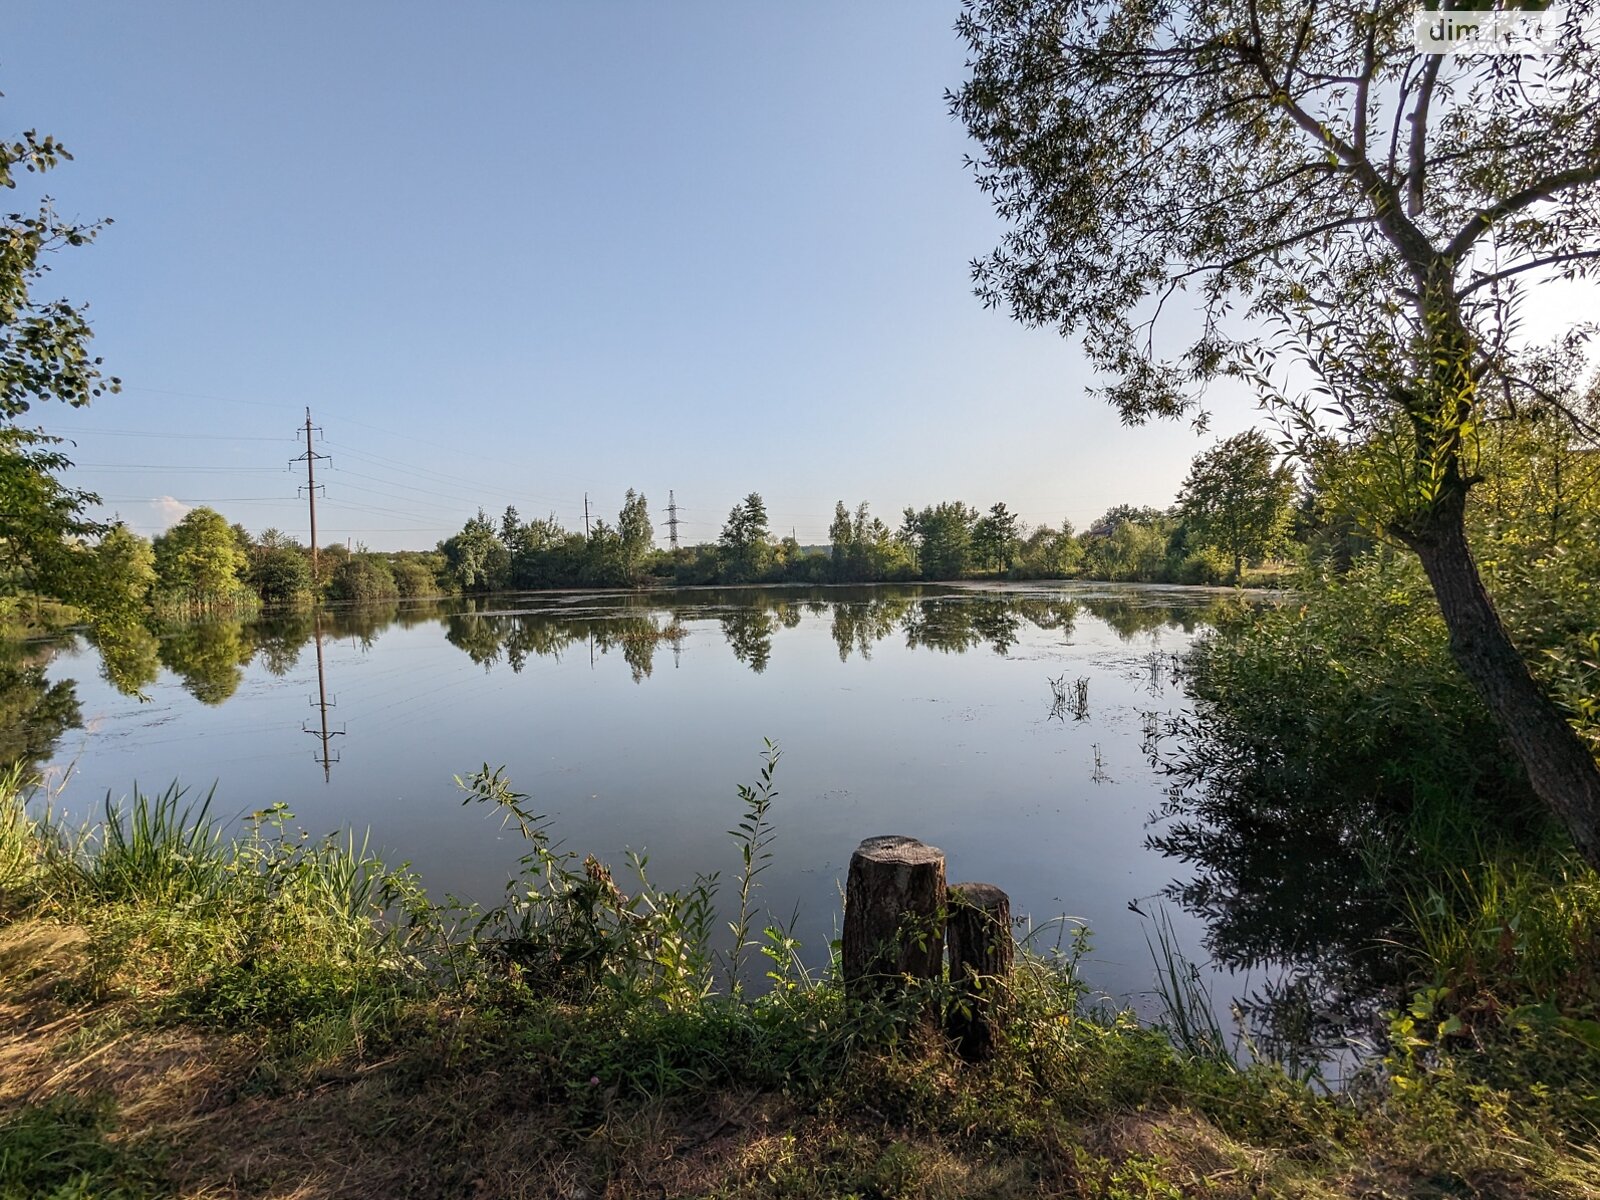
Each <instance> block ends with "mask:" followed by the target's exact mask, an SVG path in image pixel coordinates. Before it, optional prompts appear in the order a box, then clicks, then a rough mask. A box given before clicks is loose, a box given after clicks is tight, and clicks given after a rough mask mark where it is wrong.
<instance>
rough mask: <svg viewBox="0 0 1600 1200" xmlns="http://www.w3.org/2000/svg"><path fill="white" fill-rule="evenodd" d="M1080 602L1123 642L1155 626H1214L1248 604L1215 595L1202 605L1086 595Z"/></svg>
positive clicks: (1188, 630)
mask: <svg viewBox="0 0 1600 1200" xmlns="http://www.w3.org/2000/svg"><path fill="white" fill-rule="evenodd" d="M1080 603H1081V604H1082V605H1083V607H1084V608H1086V609H1088V610H1089V613H1090V614H1091V615H1092V616H1094V617H1097V618H1098V619H1100V620H1101V621H1104V622H1105V623H1106V624H1107V625H1108V626H1110V628H1111V631H1112V632H1113V633H1115V634H1116V635H1117V636H1118V637H1119V638H1121V639H1122V640H1123V641H1125V642H1126V641H1131V640H1132V639H1133V638H1136V637H1138V636H1139V635H1140V634H1142V633H1154V632H1155V631H1156V630H1158V629H1173V628H1176V629H1181V630H1183V632H1185V633H1193V632H1194V631H1195V630H1196V629H1198V628H1200V627H1201V626H1202V625H1215V624H1216V623H1217V621H1218V620H1219V619H1220V617H1221V616H1222V615H1223V614H1224V613H1226V612H1229V611H1233V610H1236V609H1238V608H1239V607H1240V606H1241V605H1243V604H1246V603H1248V602H1247V601H1245V600H1242V599H1236V598H1234V597H1232V596H1226V595H1224V596H1216V597H1214V598H1213V599H1211V600H1208V601H1206V602H1205V603H1202V604H1194V603H1190V602H1188V601H1187V600H1180V601H1178V602H1177V603H1172V604H1162V603H1159V602H1151V601H1150V600H1149V599H1148V598H1146V597H1139V598H1124V597H1121V596H1085V597H1084V598H1083V599H1082V600H1081V601H1080Z"/></svg>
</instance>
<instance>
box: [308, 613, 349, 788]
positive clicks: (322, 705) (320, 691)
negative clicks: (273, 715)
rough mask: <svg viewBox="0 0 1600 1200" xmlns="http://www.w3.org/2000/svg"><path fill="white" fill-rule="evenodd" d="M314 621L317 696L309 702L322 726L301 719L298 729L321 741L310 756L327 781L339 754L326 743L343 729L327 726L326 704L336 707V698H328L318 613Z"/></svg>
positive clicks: (320, 618)
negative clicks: (319, 765) (315, 709)
mask: <svg viewBox="0 0 1600 1200" xmlns="http://www.w3.org/2000/svg"><path fill="white" fill-rule="evenodd" d="M315 621H316V639H317V698H316V699H315V700H313V701H312V702H311V703H312V704H314V705H316V706H317V708H318V709H319V710H320V711H321V713H322V728H321V729H320V730H318V729H313V728H311V726H310V725H309V724H307V723H306V722H304V721H302V722H301V723H300V731H301V732H302V733H309V734H310V735H311V736H312V737H314V738H317V739H319V740H320V741H321V742H322V751H321V753H316V754H313V755H312V756H311V757H312V758H313V759H314V760H316V761H317V762H319V763H321V764H322V782H323V783H328V782H330V781H331V780H332V778H333V772H332V770H331V769H330V768H331V767H332V766H333V764H334V763H336V762H338V761H339V756H338V755H337V754H330V753H329V751H328V743H329V742H330V741H332V740H333V739H334V738H336V737H343V736H344V730H342V729H333V730H330V729H329V728H328V706H329V705H330V704H331V705H334V706H335V707H337V706H338V700H337V698H335V699H333V700H329V699H328V672H327V668H326V667H325V666H324V665H323V661H322V617H321V616H320V615H319V616H317V617H316V618H315Z"/></svg>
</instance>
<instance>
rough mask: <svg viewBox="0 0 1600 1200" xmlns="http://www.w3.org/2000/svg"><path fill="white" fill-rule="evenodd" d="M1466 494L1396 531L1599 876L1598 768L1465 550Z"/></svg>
mask: <svg viewBox="0 0 1600 1200" xmlns="http://www.w3.org/2000/svg"><path fill="white" fill-rule="evenodd" d="M1465 510H1466V494H1465V489H1464V488H1462V489H1460V490H1455V489H1452V490H1451V492H1450V493H1449V494H1447V495H1446V496H1445V497H1443V498H1441V500H1440V502H1439V503H1438V504H1437V506H1436V507H1435V508H1434V510H1433V511H1432V512H1431V513H1429V514H1428V516H1427V517H1426V518H1424V519H1422V520H1419V521H1417V522H1414V523H1413V524H1411V525H1410V526H1409V527H1408V528H1406V529H1405V530H1403V531H1401V536H1402V538H1403V539H1404V541H1405V542H1406V544H1407V545H1409V546H1410V547H1411V548H1412V549H1413V550H1415V551H1416V553H1417V556H1418V557H1419V558H1421V560H1422V569H1423V570H1424V571H1426V572H1427V574H1428V580H1429V582H1430V583H1432V584H1433V592H1434V595H1435V596H1436V597H1437V598H1438V601H1439V611H1440V612H1441V613H1443V615H1444V623H1445V626H1446V627H1447V628H1448V629H1449V631H1450V651H1451V654H1452V655H1453V656H1454V657H1455V660H1456V664H1457V665H1458V666H1459V667H1460V668H1461V671H1462V673H1463V674H1464V675H1466V677H1467V679H1468V680H1469V681H1470V682H1471V684H1472V686H1473V687H1474V688H1475V689H1476V690H1477V693H1478V695H1479V696H1480V697H1482V699H1483V702H1484V704H1485V705H1486V706H1487V707H1488V709H1489V713H1490V715H1491V716H1492V717H1493V718H1494V720H1495V723H1496V724H1497V725H1498V726H1499V727H1500V731H1501V733H1502V734H1503V735H1504V736H1505V739H1506V741H1507V742H1509V743H1510V744H1511V748H1512V750H1513V751H1514V752H1515V753H1516V755H1517V758H1518V759H1520V760H1521V762H1522V766H1523V769H1524V770H1525V771H1527V773H1528V781H1529V782H1530V783H1531V784H1532V785H1533V790H1534V791H1535V792H1536V793H1537V794H1538V796H1539V798H1540V799H1541V800H1543V801H1544V802H1545V804H1547V805H1548V806H1549V807H1550V809H1551V810H1552V811H1553V812H1554V813H1555V814H1556V816H1557V817H1559V818H1560V819H1561V821H1562V823H1563V824H1565V825H1566V827H1567V830H1568V832H1569V833H1571V835H1572V840H1573V841H1574V842H1575V843H1576V844H1577V847H1578V852H1579V853H1580V854H1581V855H1583V857H1584V860H1585V861H1587V862H1588V863H1589V864H1590V865H1591V866H1593V867H1595V868H1597V869H1600V765H1597V764H1596V762H1595V758H1594V755H1593V754H1591V753H1590V751H1589V748H1588V747H1587V746H1586V745H1584V743H1583V740H1582V739H1581V738H1579V737H1578V734H1577V732H1576V731H1575V730H1574V729H1573V728H1572V726H1571V725H1570V724H1568V722H1567V719H1566V718H1565V717H1564V716H1563V715H1562V714H1561V711H1560V709H1558V708H1557V707H1556V706H1555V704H1554V703H1553V702H1552V701H1551V699H1550V697H1549V696H1548V695H1546V694H1545V692H1544V690H1543V689H1542V688H1540V686H1539V684H1538V683H1537V682H1536V681H1535V680H1534V678H1533V676H1532V674H1531V673H1529V671H1528V664H1527V662H1526V661H1524V659H1523V657H1522V655H1521V654H1520V653H1519V652H1518V650H1517V648H1516V646H1515V645H1514V644H1513V643H1512V641H1511V637H1510V635H1509V634H1508V633H1507V632H1506V628H1505V625H1504V624H1502V623H1501V620H1500V614H1499V613H1498V612H1496V611H1495V607H1494V602H1493V601H1492V600H1490V598H1489V593H1488V592H1487V591H1486V590H1485V588H1484V586H1483V580H1482V579H1481V578H1480V577H1479V575H1478V565H1477V563H1476V562H1475V561H1473V557H1472V549H1471V547H1470V546H1468V544H1467V534H1466V523H1465Z"/></svg>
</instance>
